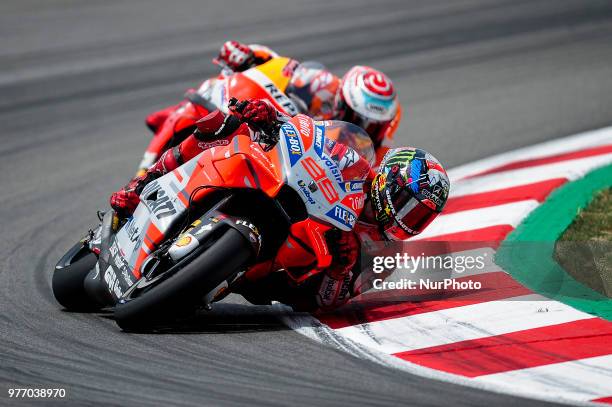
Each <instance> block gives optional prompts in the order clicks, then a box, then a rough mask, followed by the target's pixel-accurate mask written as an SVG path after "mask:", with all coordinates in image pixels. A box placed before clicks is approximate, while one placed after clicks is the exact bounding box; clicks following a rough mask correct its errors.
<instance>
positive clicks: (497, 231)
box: [412, 225, 514, 248]
mask: <svg viewBox="0 0 612 407" xmlns="http://www.w3.org/2000/svg"><path fill="white" fill-rule="evenodd" d="M513 230H514V227H513V226H511V225H496V226H489V227H486V228H480V229H472V230H466V231H462V232H456V233H449V234H444V235H438V236H432V237H429V238H423V239H420V240H423V241H425V242H428V241H440V242H443V241H447V242H491V243H492V244H491V245H490V247H494V248H496V247H497V246H499V244H500V243H501V241H502V240H504V238H505V237H506V235H508V233H510V232H512V231H513ZM412 240H414V238H412Z"/></svg>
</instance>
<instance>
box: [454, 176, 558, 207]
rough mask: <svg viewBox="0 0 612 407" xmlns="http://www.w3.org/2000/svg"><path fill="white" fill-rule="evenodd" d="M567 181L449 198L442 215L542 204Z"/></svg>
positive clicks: (549, 181) (551, 181) (544, 182)
mask: <svg viewBox="0 0 612 407" xmlns="http://www.w3.org/2000/svg"><path fill="white" fill-rule="evenodd" d="M566 182H567V179H565V178H554V179H551V180H546V181H541V182H534V183H532V184H525V185H520V186H517V187H511V188H504V189H497V190H495V191H489V192H482V193H479V194H472V195H464V196H460V197H456V198H455V197H450V198H449V199H448V202H447V203H446V206H444V214H449V213H455V212H461V211H466V210H471V209H478V208H486V207H488V206H494V205H502V204H507V203H511V202H517V201H524V200H529V199H535V200H536V201H538V202H543V201H544V199H546V197H547V196H548V195H549V194H550V193H551V192H552V191H553V190H554V189H556V188H558V187H560V186H561V185H563V184H565V183H566Z"/></svg>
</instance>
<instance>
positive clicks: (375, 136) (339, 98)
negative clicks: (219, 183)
mask: <svg viewBox="0 0 612 407" xmlns="http://www.w3.org/2000/svg"><path fill="white" fill-rule="evenodd" d="M334 110H335V113H336V119H337V120H344V121H347V122H351V123H354V124H356V125H357V126H359V127H361V128H363V129H364V130H365V131H366V132H367V133H368V134H369V135H370V138H372V142H373V143H374V147H376V148H378V147H379V146H380V145H381V143H382V141H383V139H384V136H385V132H386V131H387V128H388V127H389V125H390V124H391V121H392V120H393V119H394V118H395V116H396V114H397V111H398V101H397V94H396V93H395V88H394V87H393V83H392V82H391V80H390V79H389V78H388V77H387V75H385V74H384V73H382V72H380V71H378V70H376V69H374V68H370V67H369V66H360V65H358V66H354V67H353V68H351V69H350V70H349V71H348V72H347V73H346V74H345V75H344V76H343V77H342V81H341V82H340V87H339V89H338V92H337V93H336V97H335V100H334Z"/></svg>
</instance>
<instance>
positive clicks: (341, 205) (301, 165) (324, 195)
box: [276, 114, 363, 231]
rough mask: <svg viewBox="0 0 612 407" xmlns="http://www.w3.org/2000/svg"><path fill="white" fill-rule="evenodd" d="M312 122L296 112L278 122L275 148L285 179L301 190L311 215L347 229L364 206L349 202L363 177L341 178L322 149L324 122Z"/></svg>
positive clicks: (360, 189)
mask: <svg viewBox="0 0 612 407" xmlns="http://www.w3.org/2000/svg"><path fill="white" fill-rule="evenodd" d="M312 123H313V122H312V120H310V119H309V118H307V117H306V116H304V115H301V114H298V115H296V116H295V117H293V118H292V119H291V120H289V122H287V123H285V124H283V126H281V129H280V140H279V143H278V145H277V147H276V148H280V149H282V154H280V157H281V159H282V165H283V167H284V169H285V171H284V173H285V176H286V181H285V182H286V184H287V185H289V186H291V187H292V188H293V189H294V190H296V191H298V192H299V193H300V197H301V198H302V200H303V201H304V204H305V205H306V209H307V211H308V214H309V215H310V216H311V217H313V218H315V219H318V220H319V221H323V222H325V223H329V224H331V225H333V226H335V227H337V228H339V229H341V230H344V231H349V230H351V229H352V228H353V226H354V225H355V222H356V220H357V218H358V217H359V214H360V213H361V209H362V208H363V205H361V207H360V206H359V204H355V205H353V204H352V202H353V200H354V199H355V198H356V197H357V196H359V195H363V180H359V181H353V180H350V181H345V180H344V179H343V178H342V175H341V172H340V169H339V168H338V165H337V163H336V162H335V161H334V160H332V159H331V158H330V157H329V156H328V155H327V154H326V153H325V152H324V148H323V146H324V145H325V143H326V137H325V128H326V124H325V122H314V127H313V125H312ZM313 138H314V140H313ZM321 161H323V165H321ZM351 198H352V199H351Z"/></svg>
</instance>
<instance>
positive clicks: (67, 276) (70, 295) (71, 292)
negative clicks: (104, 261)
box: [51, 246, 100, 311]
mask: <svg viewBox="0 0 612 407" xmlns="http://www.w3.org/2000/svg"><path fill="white" fill-rule="evenodd" d="M75 247H76V246H75ZM72 250H75V249H74V248H73V249H72ZM62 260H63V259H62ZM97 261H98V258H97V257H96V255H95V254H93V253H91V252H90V251H88V250H86V249H85V248H81V249H80V251H79V252H77V253H75V254H74V256H73V257H71V258H70V260H69V261H65V262H62V261H60V263H58V265H57V266H56V267H55V271H54V272H53V277H52V279H51V288H52V290H53V295H54V296H55V299H56V300H57V302H59V303H60V304H61V305H62V306H63V307H64V308H66V309H67V310H70V311H93V310H96V309H99V308H100V305H99V304H98V303H97V302H96V301H95V300H93V299H92V298H91V297H90V296H89V295H88V294H87V292H86V291H85V286H84V282H85V278H86V277H87V275H88V274H89V272H90V271H91V270H92V269H93V268H94V267H95V265H96V262H97Z"/></svg>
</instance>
